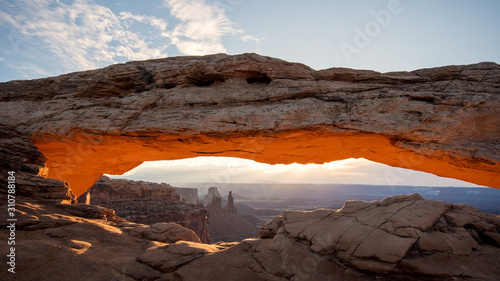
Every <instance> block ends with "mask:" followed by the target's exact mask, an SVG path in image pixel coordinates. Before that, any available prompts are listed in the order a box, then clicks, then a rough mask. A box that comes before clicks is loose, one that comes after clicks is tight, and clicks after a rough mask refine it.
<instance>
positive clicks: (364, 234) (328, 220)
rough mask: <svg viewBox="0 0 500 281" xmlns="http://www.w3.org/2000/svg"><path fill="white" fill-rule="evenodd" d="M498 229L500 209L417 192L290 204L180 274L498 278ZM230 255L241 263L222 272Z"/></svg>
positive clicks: (295, 277)
mask: <svg viewBox="0 0 500 281" xmlns="http://www.w3.org/2000/svg"><path fill="white" fill-rule="evenodd" d="M499 231H500V216H495V215H491V214H486V213H483V212H481V211H479V210H477V209H475V208H473V207H470V206H466V205H461V204H456V205H452V204H449V203H445V202H441V201H431V200H424V199H423V198H422V197H421V196H420V195H418V194H411V195H400V196H393V197H388V198H386V199H384V200H382V201H373V202H363V201H347V202H346V203H345V205H344V207H343V208H342V209H341V210H316V211H313V212H303V211H286V212H285V213H284V214H283V217H282V218H279V217H278V218H277V219H275V220H274V221H272V222H270V223H269V224H268V225H267V226H264V227H263V230H262V231H261V237H262V238H263V239H247V240H244V241H242V242H241V243H240V244H238V245H236V246H233V247H232V248H230V249H227V250H225V251H221V252H218V253H214V254H212V255H207V256H205V257H202V258H200V259H198V260H196V261H193V262H192V263H190V264H188V265H186V266H184V267H182V268H181V269H179V270H178V271H177V272H176V273H177V274H178V275H179V276H180V277H182V278H181V280H197V279H199V278H201V276H205V277H208V278H209V279H208V280H212V279H210V278H214V279H213V280H231V277H228V276H231V275H230V274H236V271H238V270H240V269H242V268H243V270H242V272H244V274H246V275H245V276H248V278H249V279H245V280H497V278H498V276H499V274H500V268H498V262H499V261H500V259H499V258H500V243H499V242H500V241H499ZM229 262H231V264H232V266H231V268H234V269H227V271H226V272H227V273H228V275H227V276H222V275H220V274H219V272H221V271H222V269H223V268H224V267H225V264H227V263H229ZM196 268H202V270H201V272H200V270H196ZM252 278H254V279H252Z"/></svg>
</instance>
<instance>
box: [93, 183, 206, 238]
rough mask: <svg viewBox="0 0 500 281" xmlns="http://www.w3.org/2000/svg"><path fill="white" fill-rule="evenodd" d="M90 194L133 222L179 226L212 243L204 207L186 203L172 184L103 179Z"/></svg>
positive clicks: (98, 202) (96, 200) (99, 202)
mask: <svg viewBox="0 0 500 281" xmlns="http://www.w3.org/2000/svg"><path fill="white" fill-rule="evenodd" d="M88 193H89V194H90V203H91V204H93V205H99V206H103V207H106V208H110V209H113V210H115V211H116V214H117V215H118V216H120V217H122V218H125V219H127V220H129V221H132V222H135V223H141V224H148V225H154V224H156V223H162V222H172V223H177V224H179V225H181V226H184V227H186V228H188V229H191V230H192V231H194V233H196V235H197V236H198V237H199V238H200V239H201V241H202V242H203V243H209V228H208V219H207V210H206V209H205V208H204V207H203V205H202V204H190V203H186V202H184V201H185V200H182V197H181V196H180V195H179V194H178V193H177V191H176V189H175V188H173V187H172V186H171V185H169V184H166V183H161V184H160V183H153V182H145V181H132V180H124V179H110V178H108V177H106V176H102V177H101V178H99V180H98V181H97V182H96V183H95V184H94V185H93V186H92V187H91V188H90V189H89V190H88ZM85 194H86V193H85ZM85 194H84V195H85ZM191 199H194V198H191Z"/></svg>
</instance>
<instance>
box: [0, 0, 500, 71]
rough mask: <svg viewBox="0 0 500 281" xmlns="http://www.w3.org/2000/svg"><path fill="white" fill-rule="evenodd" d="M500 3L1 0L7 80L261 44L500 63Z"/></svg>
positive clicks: (327, 57)
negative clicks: (499, 29)
mask: <svg viewBox="0 0 500 281" xmlns="http://www.w3.org/2000/svg"><path fill="white" fill-rule="evenodd" d="M498 11H500V1H496V0H494V1H491V0H490V1H487V0H484V1H463V0H442V1H429V0H422V1H411V0H380V1H369V0H354V1H324V0H323V1H318V0H316V1H296V0H292V1H277V0H276V1H263V0H252V1H250V0H150V1H137V0H135V1H134V0H119V1H104V0H94V1H92V0H90V1H83V0H82V1H80V0H59V1H56V0H37V1H34V0H15V1H13V0H0V36H1V37H2V39H3V40H1V42H0V81H8V80H13V79H30V78H38V77H46V76H51V75H59V74H63V73H67V72H71V71H79V70H87V69H93V68H99V67H104V66H107V65H109V64H112V63H121V62H125V61H130V60H142V59H150V58H160V57H166V56H179V55H203V54H210V53H219V52H225V53H229V54H238V53H244V52H256V53H260V54H263V55H268V56H272V57H278V58H282V59H285V60H288V61H296V62H302V63H304V64H306V65H309V66H311V67H313V68H315V69H324V68H329V67H334V66H344V67H351V68H361V69H372V70H377V71H381V72H387V71H397V70H414V69H418V68H425V67H434V66H442V65H449V64H469V63H477V62H481V61H494V62H500V33H499V32H498V28H499V27H500V17H498Z"/></svg>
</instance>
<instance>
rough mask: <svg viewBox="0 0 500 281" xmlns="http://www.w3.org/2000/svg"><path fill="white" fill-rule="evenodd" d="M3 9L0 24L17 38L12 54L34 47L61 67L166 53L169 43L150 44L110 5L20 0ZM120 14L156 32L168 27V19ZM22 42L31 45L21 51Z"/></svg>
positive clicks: (74, 67) (90, 65) (70, 68)
mask: <svg viewBox="0 0 500 281" xmlns="http://www.w3.org/2000/svg"><path fill="white" fill-rule="evenodd" d="M5 8H6V9H5V10H4V9H3V11H2V12H0V24H2V25H8V26H9V29H11V30H12V32H11V34H12V35H13V36H11V37H13V38H14V37H15V38H20V39H19V40H18V41H16V46H14V45H15V44H12V47H13V50H14V52H15V53H16V55H22V52H23V51H27V50H33V49H37V50H40V55H41V56H45V57H47V59H48V60H50V61H51V62H53V63H54V64H57V65H59V67H61V66H62V68H63V70H64V71H76V70H86V69H93V68H98V67H103V66H106V65H109V64H112V63H116V62H124V61H129V60H144V59H150V58H158V57H165V56H166V55H167V54H166V51H165V50H166V48H167V47H168V45H167V44H162V45H161V46H160V47H151V46H150V44H149V43H148V41H147V39H148V38H144V37H143V35H141V34H139V33H134V32H132V31H130V30H128V29H127V25H126V24H124V23H123V22H122V21H121V19H120V18H119V17H117V16H115V14H114V13H113V12H112V11H111V10H110V9H108V8H106V7H103V6H100V5H98V4H96V3H94V2H93V1H84V0H76V1H74V2H72V3H71V4H63V3H61V2H59V1H55V0H40V1H31V0H20V1H16V4H12V5H6V7H5ZM6 10H7V11H6ZM121 16H122V17H123V20H131V19H132V20H136V21H137V20H140V21H141V22H144V23H146V24H149V25H151V26H152V27H154V28H156V29H159V30H160V31H165V30H166V22H165V21H163V20H161V19H157V18H154V17H145V16H142V17H141V16H133V15H132V14H130V13H128V14H124V15H121ZM21 41H22V42H21ZM21 43H22V44H21ZM23 45H29V47H27V48H26V49H22V48H21V47H22V46H23ZM34 46H36V47H35V48H34ZM17 47H19V49H18V48H17ZM27 55H28V54H27ZM28 56H29V55H28ZM44 67H50V66H44Z"/></svg>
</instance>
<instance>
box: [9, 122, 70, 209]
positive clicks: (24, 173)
mask: <svg viewBox="0 0 500 281" xmlns="http://www.w3.org/2000/svg"><path fill="white" fill-rule="evenodd" d="M0 157H1V158H2V162H1V164H0V173H1V174H2V180H3V182H2V188H1V189H0V196H2V197H1V198H2V202H7V192H8V189H7V179H8V176H9V174H8V172H14V181H13V182H14V188H13V190H14V191H15V193H10V194H11V195H13V196H23V197H29V198H32V199H36V200H41V201H43V202H46V203H74V202H76V196H75V195H74V194H73V193H72V192H71V189H70V188H69V187H68V185H67V183H65V182H62V181H60V180H55V179H48V178H46V176H47V168H46V167H45V161H46V160H47V159H46V158H45V157H44V156H43V154H42V153H41V152H40V151H38V149H37V147H36V146H35V145H33V143H32V142H31V141H30V139H29V138H28V137H27V136H25V135H23V134H21V133H19V132H18V131H17V130H16V129H15V128H13V127H10V126H8V125H4V124H1V123H0ZM4 187H5V188H4ZM3 199H5V200H3ZM5 212H6V209H5Z"/></svg>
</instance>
